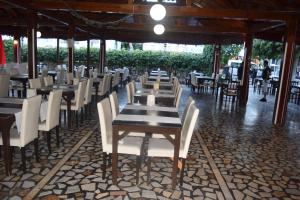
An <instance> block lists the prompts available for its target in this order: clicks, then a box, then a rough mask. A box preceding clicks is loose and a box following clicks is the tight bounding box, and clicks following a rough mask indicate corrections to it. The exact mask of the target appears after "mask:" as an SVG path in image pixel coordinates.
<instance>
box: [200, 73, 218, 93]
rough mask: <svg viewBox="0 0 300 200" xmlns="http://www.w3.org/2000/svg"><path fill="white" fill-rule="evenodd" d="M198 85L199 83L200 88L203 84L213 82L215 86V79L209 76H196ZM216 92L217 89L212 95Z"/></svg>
mask: <svg viewBox="0 0 300 200" xmlns="http://www.w3.org/2000/svg"><path fill="white" fill-rule="evenodd" d="M196 79H197V83H198V88H199V87H200V84H201V83H203V82H204V81H211V82H213V85H215V79H214V78H212V77H209V76H196ZM214 92H215V87H213V91H212V94H214Z"/></svg>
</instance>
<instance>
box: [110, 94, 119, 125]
mask: <svg viewBox="0 0 300 200" xmlns="http://www.w3.org/2000/svg"><path fill="white" fill-rule="evenodd" d="M109 101H110V105H111V112H112V118H113V119H115V118H116V117H117V115H118V114H119V100H118V96H117V93H116V92H115V91H113V92H112V93H111V94H110V95H109Z"/></svg>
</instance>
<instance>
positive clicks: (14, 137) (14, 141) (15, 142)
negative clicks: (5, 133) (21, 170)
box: [0, 128, 21, 147]
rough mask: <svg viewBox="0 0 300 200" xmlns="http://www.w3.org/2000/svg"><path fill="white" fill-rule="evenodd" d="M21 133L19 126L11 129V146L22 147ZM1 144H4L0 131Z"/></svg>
mask: <svg viewBox="0 0 300 200" xmlns="http://www.w3.org/2000/svg"><path fill="white" fill-rule="evenodd" d="M20 144H21V139H20V134H19V133H18V130H17V128H11V129H10V146H14V147H21V146H20ZM0 145H3V142H2V133H1V132H0Z"/></svg>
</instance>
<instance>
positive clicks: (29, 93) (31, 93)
mask: <svg viewBox="0 0 300 200" xmlns="http://www.w3.org/2000/svg"><path fill="white" fill-rule="evenodd" d="M26 94H27V98H30V97H34V96H36V95H37V94H36V89H33V88H28V89H27V90H26Z"/></svg>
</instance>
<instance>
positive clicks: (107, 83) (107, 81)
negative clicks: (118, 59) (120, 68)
mask: <svg viewBox="0 0 300 200" xmlns="http://www.w3.org/2000/svg"><path fill="white" fill-rule="evenodd" d="M111 79H112V76H111V74H107V78H106V83H105V84H106V85H105V92H106V93H108V94H109V93H110V86H111Z"/></svg>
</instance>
